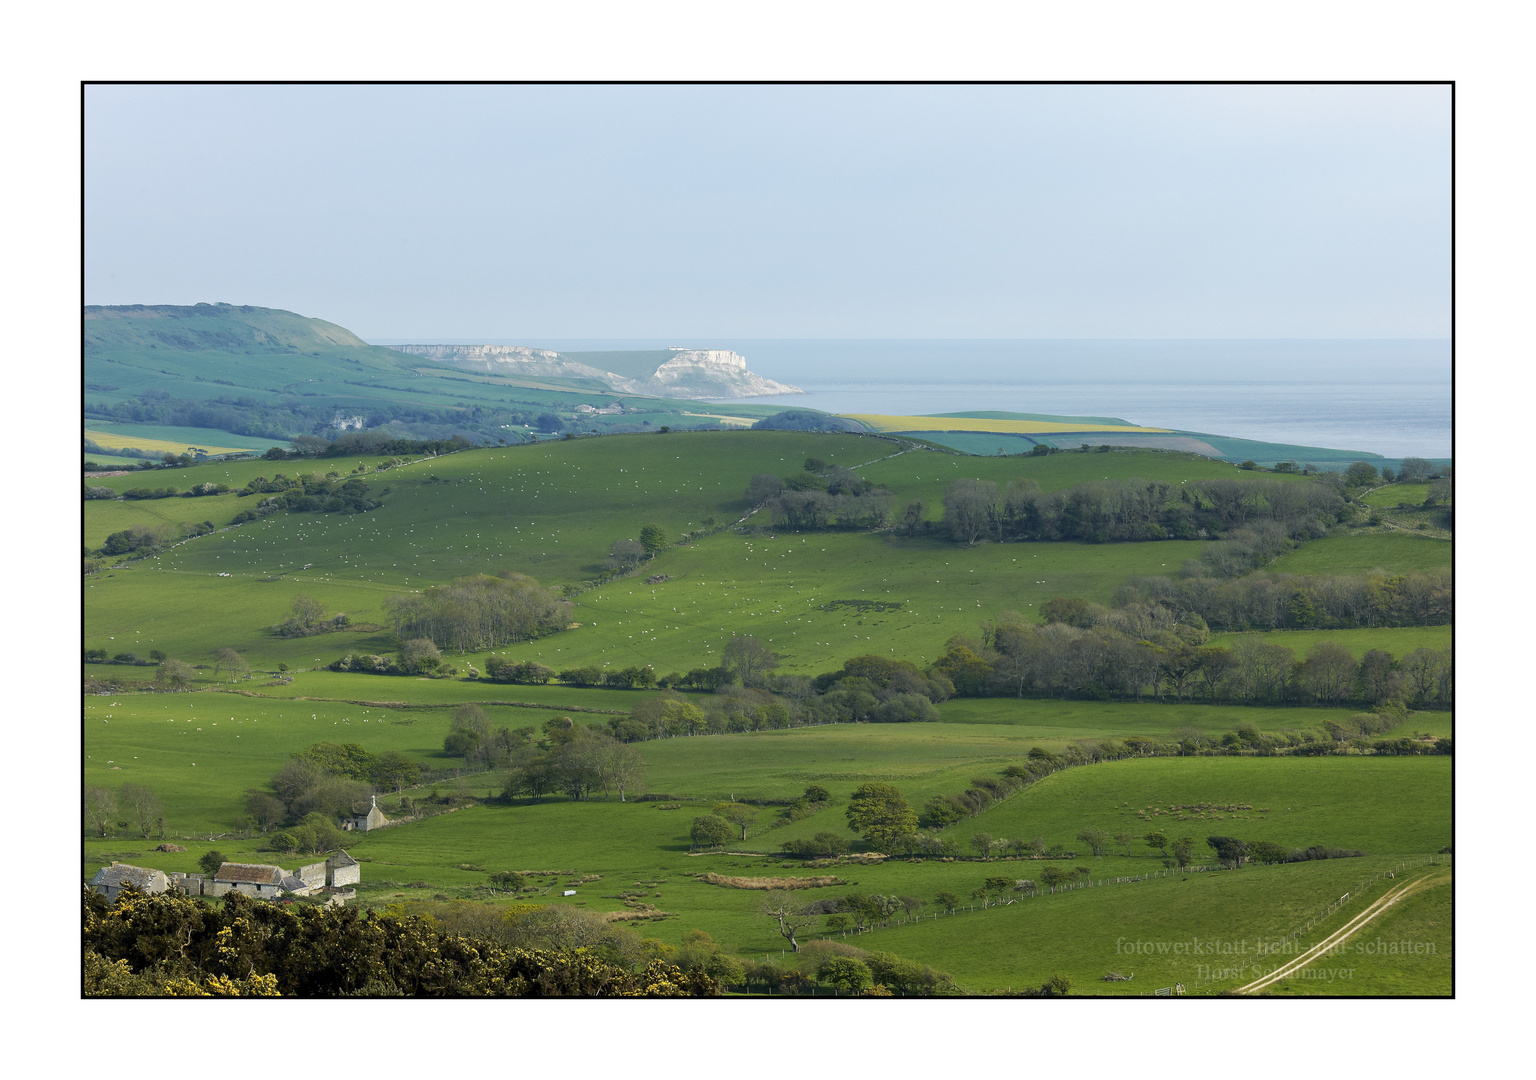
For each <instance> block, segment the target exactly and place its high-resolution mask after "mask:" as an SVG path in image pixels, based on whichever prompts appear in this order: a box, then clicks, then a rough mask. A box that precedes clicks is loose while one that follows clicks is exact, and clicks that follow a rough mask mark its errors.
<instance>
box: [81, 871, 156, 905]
mask: <svg viewBox="0 0 1536 1080" xmlns="http://www.w3.org/2000/svg"><path fill="white" fill-rule="evenodd" d="M129 885H131V886H133V887H134V888H135V889H137V890H139V892H141V893H163V892H165V890H167V889H169V888H170V887H171V882H170V879H169V878H167V877H166V876H165V875H164V874H163V873H161V872H160V871H159V870H150V869H148V868H146V867H143V866H129V865H128V864H127V863H120V862H114V863H113V864H112V865H111V866H103V867H102V868H101V869H100V870H98V871H96V876H95V877H93V878H91V888H93V889H95V890H96V891H97V892H99V893H102V894H104V895H105V896H106V898H107V899H108V900H116V899H117V895H118V893H120V892H122V891H123V889H124V888H125V887H127V886H129Z"/></svg>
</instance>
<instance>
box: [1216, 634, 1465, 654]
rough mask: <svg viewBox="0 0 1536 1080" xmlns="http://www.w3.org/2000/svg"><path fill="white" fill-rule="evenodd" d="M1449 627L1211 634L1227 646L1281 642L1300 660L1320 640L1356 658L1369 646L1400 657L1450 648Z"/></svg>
mask: <svg viewBox="0 0 1536 1080" xmlns="http://www.w3.org/2000/svg"><path fill="white" fill-rule="evenodd" d="M1451 637H1452V630H1451V627H1449V626H1378V627H1373V628H1369V629H1357V630H1254V631H1245V632H1243V633H1240V634H1213V635H1212V636H1211V644H1212V645H1225V646H1227V647H1228V648H1231V647H1233V646H1234V645H1236V644H1237V643H1238V642H1239V641H1240V640H1242V639H1244V638H1259V639H1260V640H1263V641H1266V642H1269V643H1270V644H1272V645H1284V646H1285V647H1286V648H1288V649H1290V650H1292V651H1293V652H1295V654H1296V658H1297V659H1299V660H1304V659H1306V655H1307V650H1308V649H1310V648H1312V646H1314V645H1316V644H1318V643H1319V642H1322V641H1332V642H1335V643H1336V644H1339V645H1343V646H1345V647H1346V648H1348V649H1349V651H1350V652H1352V653H1354V655H1355V658H1356V659H1359V658H1360V657H1361V656H1363V655H1364V654H1365V652H1366V651H1367V650H1368V649H1381V650H1382V651H1384V652H1388V653H1391V654H1392V656H1393V658H1394V659H1398V660H1401V659H1402V658H1403V657H1405V656H1407V655H1408V654H1409V653H1411V652H1413V651H1414V650H1415V649H1449V648H1450V647H1451Z"/></svg>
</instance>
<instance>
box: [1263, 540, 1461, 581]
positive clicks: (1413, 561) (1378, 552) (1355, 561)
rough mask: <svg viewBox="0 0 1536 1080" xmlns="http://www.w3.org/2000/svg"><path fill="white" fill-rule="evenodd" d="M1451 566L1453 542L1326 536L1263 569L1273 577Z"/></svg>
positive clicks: (1435, 568)
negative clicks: (1275, 575) (1273, 575)
mask: <svg viewBox="0 0 1536 1080" xmlns="http://www.w3.org/2000/svg"><path fill="white" fill-rule="evenodd" d="M1450 566H1451V541H1449V540H1442V539H1438V538H1435V537H1429V536H1415V535H1414V534H1413V533H1407V532H1380V533H1349V534H1345V535H1340V536H1325V537H1323V538H1322V539H1321V540H1312V541H1309V542H1308V543H1305V544H1303V545H1301V547H1299V548H1297V549H1296V550H1295V551H1292V552H1289V553H1287V554H1285V555H1282V556H1280V557H1279V558H1278V559H1276V560H1275V561H1274V562H1272V563H1270V564H1269V565H1268V566H1266V567H1265V568H1264V569H1265V571H1266V572H1267V573H1273V574H1368V573H1370V572H1371V571H1373V570H1385V571H1387V572H1388V573H1390V574H1402V573H1407V572H1408V571H1411V570H1421V571H1422V570H1440V569H1449V568H1450Z"/></svg>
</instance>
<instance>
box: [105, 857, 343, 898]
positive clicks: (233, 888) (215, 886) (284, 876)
mask: <svg viewBox="0 0 1536 1080" xmlns="http://www.w3.org/2000/svg"><path fill="white" fill-rule="evenodd" d="M155 873H159V871H155ZM162 876H164V875H162ZM361 880H362V867H361V866H359V864H358V861H357V860H356V859H354V858H353V857H352V856H350V855H348V854H347V853H346V852H345V851H337V852H336V853H335V854H333V855H332V856H331V857H330V858H328V859H326V860H325V861H324V862H317V863H308V864H306V865H304V866H301V867H299V868H298V869H297V870H294V871H289V870H284V869H283V868H282V867H281V866H272V865H268V864H266V863H228V862H227V863H225V864H224V865H223V866H221V867H219V870H218V873H216V874H214V875H213V876H212V877H211V878H210V877H206V876H204V875H203V874H171V875H170V876H169V884H170V885H171V886H173V887H175V888H177V889H180V890H181V891H182V892H184V893H186V894H187V895H189V896H223V895H224V894H225V893H230V892H242V893H245V894H246V895H247V896H254V897H259V898H263V899H272V898H274V897H279V896H314V895H318V894H321V893H323V894H325V895H326V896H327V897H328V898H329V900H330V902H331V903H333V904H340V903H344V902H345V901H347V900H351V899H352V898H353V897H355V896H356V895H357V890H356V889H349V888H347V887H346V886H348V885H356V884H357V883H358V882H359V881H361ZM93 884H94V882H93Z"/></svg>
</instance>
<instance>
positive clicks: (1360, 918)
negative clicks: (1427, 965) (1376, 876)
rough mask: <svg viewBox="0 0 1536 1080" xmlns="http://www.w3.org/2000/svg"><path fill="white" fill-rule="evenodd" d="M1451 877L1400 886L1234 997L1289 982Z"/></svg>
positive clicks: (1443, 873) (1439, 874) (1436, 875)
mask: <svg viewBox="0 0 1536 1080" xmlns="http://www.w3.org/2000/svg"><path fill="white" fill-rule="evenodd" d="M1450 877H1451V869H1450V868H1449V867H1446V868H1444V869H1441V870H1438V871H1434V872H1431V873H1428V874H1425V875H1423V876H1422V877H1417V878H1414V879H1413V880H1412V881H1407V882H1404V883H1403V884H1402V885H1399V886H1397V887H1396V888H1395V889H1391V890H1389V891H1388V892H1387V894H1386V895H1385V896H1383V897H1382V898H1381V899H1379V900H1377V901H1376V902H1375V903H1374V904H1372V905H1371V906H1370V907H1368V908H1366V909H1365V910H1364V911H1362V912H1361V913H1360V914H1358V915H1356V916H1355V917H1354V918H1353V919H1350V920H1349V922H1347V923H1345V924H1344V925H1343V926H1341V927H1340V928H1339V929H1337V930H1335V931H1334V932H1333V933H1332V934H1330V935H1328V936H1327V937H1326V938H1324V939H1323V940H1322V941H1319V942H1318V943H1317V944H1316V945H1314V946H1312V947H1311V948H1310V949H1308V950H1307V951H1306V952H1304V953H1302V954H1301V955H1300V956H1298V957H1297V958H1296V959H1294V960H1292V961H1290V962H1289V963H1286V964H1283V965H1282V966H1280V967H1278V968H1276V969H1275V970H1274V971H1272V972H1270V973H1269V974H1268V975H1265V976H1264V977H1263V978H1261V979H1255V980H1254V981H1253V982H1251V983H1249V984H1248V985H1246V986H1240V987H1238V988H1237V989H1236V990H1233V991H1232V993H1234V994H1251V993H1254V992H1255V991H1258V990H1263V989H1264V988H1265V987H1266V986H1269V985H1271V984H1272V983H1276V982H1279V981H1280V980H1281V979H1284V978H1288V977H1289V976H1291V975H1293V974H1295V973H1296V972H1297V971H1300V970H1301V969H1302V968H1305V967H1310V966H1311V964H1312V962H1313V961H1314V960H1316V959H1318V957H1320V956H1321V955H1323V954H1324V953H1326V952H1327V951H1328V950H1330V949H1333V948H1336V947H1337V946H1339V945H1342V944H1344V942H1346V941H1348V940H1349V939H1350V938H1352V937H1354V936H1355V935H1356V934H1357V933H1359V932H1360V931H1361V930H1363V929H1364V928H1365V927H1366V926H1367V925H1369V924H1370V922H1371V921H1372V920H1373V919H1375V918H1376V917H1377V916H1379V915H1382V914H1384V913H1385V912H1386V911H1387V909H1388V908H1390V907H1391V906H1392V905H1393V904H1395V903H1397V902H1398V901H1399V900H1403V899H1406V898H1407V897H1409V896H1412V895H1413V894H1414V893H1417V892H1422V891H1423V890H1425V889H1428V888H1431V887H1433V886H1435V885H1439V884H1441V883H1442V882H1444V881H1448V880H1449V879H1450Z"/></svg>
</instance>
